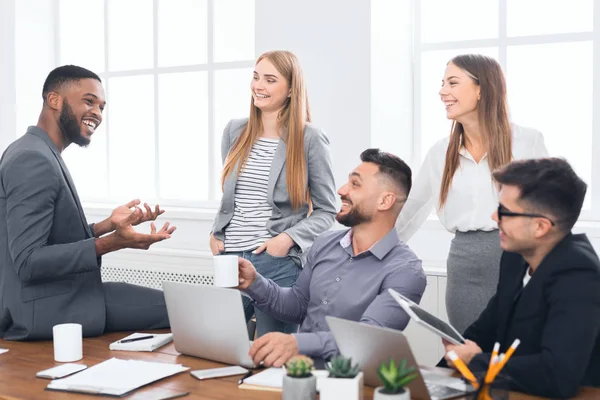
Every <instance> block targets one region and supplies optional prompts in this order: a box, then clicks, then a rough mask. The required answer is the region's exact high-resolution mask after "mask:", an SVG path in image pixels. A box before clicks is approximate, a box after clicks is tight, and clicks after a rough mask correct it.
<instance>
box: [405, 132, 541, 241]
mask: <svg viewBox="0 0 600 400" xmlns="http://www.w3.org/2000/svg"><path fill="white" fill-rule="evenodd" d="M511 128H512V153H513V158H514V159H515V160H521V159H527V158H540V157H548V150H546V146H545V145H544V137H543V136H542V134H541V133H540V132H538V131H536V130H534V129H530V128H524V127H522V126H518V125H514V124H513V125H511ZM449 142H450V138H449V137H446V138H444V139H442V140H440V141H438V142H437V143H436V144H434V145H433V147H431V149H430V150H429V152H428V153H427V156H426V157H425V160H424V161H423V165H422V166H421V169H420V170H419V173H418V175H417V179H415V180H414V183H413V187H412V189H411V191H410V194H409V196H408V199H407V200H406V204H404V207H402V212H401V213H400V216H399V217H398V220H397V222H396V228H397V229H398V233H399V235H400V239H402V240H403V241H405V242H407V241H408V239H410V238H411V237H412V235H414V234H415V232H416V231H417V230H418V229H419V228H420V227H421V225H423V222H425V220H426V219H427V217H428V216H429V214H430V213H431V210H432V209H433V208H434V207H435V209H436V211H437V215H438V218H439V219H440V222H441V223H442V225H444V227H445V228H446V229H447V230H448V231H450V232H452V233H454V232H456V231H461V232H468V231H476V230H482V231H492V230H494V229H498V224H497V223H496V222H495V221H494V220H493V219H492V214H493V212H494V210H495V209H496V208H497V207H498V190H497V188H496V186H495V185H494V184H493V183H492V175H491V172H490V167H489V164H488V158H487V154H486V155H484V156H483V158H482V159H481V160H480V161H479V163H477V162H475V159H474V158H473V157H472V156H471V154H470V153H469V152H468V151H467V149H465V148H464V147H462V148H461V149H460V156H459V157H460V160H459V163H460V164H459V167H458V169H457V170H456V172H455V173H454V177H453V178H452V186H451V187H450V190H449V191H448V197H447V198H446V203H445V204H444V207H443V208H441V209H440V207H439V198H440V187H441V184H442V175H443V173H444V165H445V160H446V150H447V149H448V144H449Z"/></svg>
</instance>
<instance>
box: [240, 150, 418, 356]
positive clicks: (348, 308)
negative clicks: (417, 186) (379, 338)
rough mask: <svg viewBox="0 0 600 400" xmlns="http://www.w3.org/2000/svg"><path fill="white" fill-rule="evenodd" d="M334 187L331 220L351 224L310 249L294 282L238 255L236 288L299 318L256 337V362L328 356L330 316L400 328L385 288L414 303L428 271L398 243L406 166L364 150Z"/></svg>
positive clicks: (332, 349) (331, 350)
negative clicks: (336, 208) (280, 282)
mask: <svg viewBox="0 0 600 400" xmlns="http://www.w3.org/2000/svg"><path fill="white" fill-rule="evenodd" d="M361 160H362V161H363V162H362V163H361V164H360V165H359V166H358V167H357V168H356V169H355V170H354V171H353V172H352V173H351V174H350V175H349V180H348V183H346V184H345V185H344V186H342V187H341V188H340V190H339V191H338V193H339V195H340V197H341V200H342V208H341V210H340V212H339V213H338V215H337V216H336V219H337V220H338V222H340V223H341V224H343V225H346V226H349V227H351V229H348V230H343V231H331V232H326V233H324V234H323V235H321V236H319V237H318V238H317V240H315V243H314V244H313V246H312V248H311V249H310V251H309V252H308V258H307V263H306V266H305V267H304V270H303V271H302V273H301V274H300V276H299V277H298V280H297V281H296V283H295V284H294V286H293V287H291V288H281V287H279V286H277V284H275V283H274V282H272V281H270V280H268V279H265V278H264V277H262V276H261V275H260V274H258V273H257V272H256V270H255V269H254V267H253V266H252V264H251V263H250V262H249V261H248V260H244V259H240V261H239V263H240V286H239V288H240V289H243V290H245V291H246V292H247V293H248V294H249V295H250V296H251V297H252V298H253V299H254V300H255V305H256V306H257V307H259V308H260V309H261V310H263V311H265V312H267V313H270V314H271V315H273V316H275V317H276V318H277V319H281V320H283V321H288V322H290V323H301V324H302V325H301V327H300V331H299V333H296V334H292V335H288V334H283V333H279V332H273V333H269V334H266V335H264V336H262V337H260V338H258V339H257V340H255V341H254V345H253V346H252V348H251V349H250V356H251V357H252V358H253V360H254V362H255V363H258V362H260V361H263V362H264V364H265V365H267V366H270V365H274V366H280V365H282V364H283V363H285V362H286V361H287V360H288V359H289V358H290V357H291V356H293V355H295V354H306V355H309V356H313V357H323V358H326V359H327V358H330V357H331V356H333V355H335V354H337V353H338V349H337V346H336V344H335V341H334V339H333V336H332V335H331V332H329V327H328V326H327V323H326V322H325V316H326V315H333V316H336V317H341V318H345V319H349V320H354V321H360V322H363V323H367V324H372V325H378V326H385V327H389V328H394V329H404V328H405V327H406V325H407V323H408V319H409V317H408V316H407V315H406V314H405V313H404V311H403V310H402V309H401V308H400V306H399V305H398V304H397V303H396V302H395V301H394V299H393V298H392V297H391V296H390V295H389V294H388V292H387V289H388V288H393V289H395V290H397V291H398V292H399V293H402V294H403V295H404V296H406V297H408V298H410V299H411V300H413V301H414V302H416V303H418V302H419V301H420V300H421V296H422V295H423V292H424V291H425V285H426V277H425V273H424V272H423V269H422V267H421V261H420V260H419V259H418V258H417V257H416V256H415V254H414V253H413V252H412V251H411V250H410V249H409V248H408V246H407V245H406V244H404V243H403V242H401V241H400V240H399V238H398V235H397V233H396V229H395V227H394V224H395V222H396V218H397V217H398V214H399V213H400V210H401V209H402V205H403V204H404V201H405V200H406V197H407V196H408V192H409V191H410V187H411V171H410V168H409V167H408V166H407V165H406V164H405V163H404V162H403V161H402V160H400V159H399V158H398V157H396V156H394V155H391V154H388V153H383V152H380V151H379V150H377V149H369V150H366V151H364V152H363V153H362V154H361Z"/></svg>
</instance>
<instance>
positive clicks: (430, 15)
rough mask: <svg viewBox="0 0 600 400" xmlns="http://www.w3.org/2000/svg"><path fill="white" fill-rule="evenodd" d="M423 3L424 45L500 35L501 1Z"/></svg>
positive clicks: (422, 33) (455, 0)
mask: <svg viewBox="0 0 600 400" xmlns="http://www.w3.org/2000/svg"><path fill="white" fill-rule="evenodd" d="M419 4H420V6H421V41H422V42H423V43H430V42H451V41H455V40H473V39H489V38H495V37H497V36H498V20H499V18H498V0H453V1H448V0H424V1H419Z"/></svg>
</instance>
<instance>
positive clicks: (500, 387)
mask: <svg viewBox="0 0 600 400" xmlns="http://www.w3.org/2000/svg"><path fill="white" fill-rule="evenodd" d="M485 375H486V372H483V373H476V374H475V377H476V378H477V382H478V383H479V387H478V388H477V389H476V391H475V393H474V394H473V397H472V399H473V400H507V399H509V397H510V377H508V376H507V375H504V374H498V376H496V379H494V380H493V381H492V382H491V383H485Z"/></svg>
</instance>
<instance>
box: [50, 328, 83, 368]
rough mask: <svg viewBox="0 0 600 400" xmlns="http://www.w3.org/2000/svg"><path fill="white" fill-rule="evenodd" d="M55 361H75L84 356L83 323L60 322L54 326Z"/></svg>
mask: <svg viewBox="0 0 600 400" xmlns="http://www.w3.org/2000/svg"><path fill="white" fill-rule="evenodd" d="M52 337H53V339H54V361H57V362H73V361H78V360H81V358H82V357H83V343H82V342H83V341H82V334H81V324H60V325H54V326H53V327H52Z"/></svg>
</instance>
